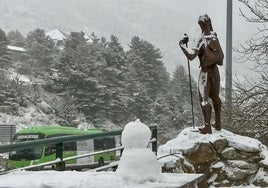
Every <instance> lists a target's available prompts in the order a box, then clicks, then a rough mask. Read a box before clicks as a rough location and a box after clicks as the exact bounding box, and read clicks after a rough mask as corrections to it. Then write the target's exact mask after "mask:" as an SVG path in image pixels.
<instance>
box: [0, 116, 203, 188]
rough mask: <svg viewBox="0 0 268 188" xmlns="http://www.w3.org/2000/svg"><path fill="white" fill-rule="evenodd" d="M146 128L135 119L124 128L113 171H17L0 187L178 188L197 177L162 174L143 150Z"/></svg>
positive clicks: (147, 137) (2, 180)
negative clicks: (117, 159) (117, 161)
mask: <svg viewBox="0 0 268 188" xmlns="http://www.w3.org/2000/svg"><path fill="white" fill-rule="evenodd" d="M150 138H151V132H150V129H149V128H148V127H147V126H146V125H144V124H143V123H141V122H140V121H139V120H136V121H135V122H130V123H128V124H127V125H126V127H125V129H124V131H123V133H122V144H123V146H125V147H126V149H125V150H124V151H123V154H122V158H121V160H120V161H119V165H118V169H117V171H116V172H77V171H63V172H59V171H17V172H11V173H8V174H6V175H1V176H0V187H10V188H11V187H14V188H28V187H32V188H52V187H53V188H63V187H64V188H76V187H79V188H88V187H91V188H104V187H116V188H162V187H180V186H182V185H184V184H185V182H190V181H193V180H195V179H196V178H199V177H200V176H201V175H200V174H162V173H161V167H160V165H159V164H158V162H157V159H156V156H155V154H154V153H153V152H152V151H151V150H150V149H149V148H147V145H148V142H149V140H150Z"/></svg>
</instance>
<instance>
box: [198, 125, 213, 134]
mask: <svg viewBox="0 0 268 188" xmlns="http://www.w3.org/2000/svg"><path fill="white" fill-rule="evenodd" d="M199 131H200V133H201V134H211V133H212V131H211V126H210V124H209V123H205V127H204V128H200V129H199Z"/></svg>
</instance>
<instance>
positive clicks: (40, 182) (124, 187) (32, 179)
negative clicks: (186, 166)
mask: <svg viewBox="0 0 268 188" xmlns="http://www.w3.org/2000/svg"><path fill="white" fill-rule="evenodd" d="M141 176H142V174H141ZM198 176H199V175H197V174H181V175H178V174H163V180H162V181H161V182H151V181H144V182H142V183H138V182H135V181H132V182H130V181H128V180H126V179H124V178H122V177H121V176H119V175H118V174H116V173H114V172H77V171H63V172H59V171H36V172H34V171H21V172H13V173H9V174H6V175H1V176H0V187H5V188H107V187H111V188H163V187H169V188H170V187H178V186H180V185H183V184H184V183H185V182H186V181H187V180H193V179H195V178H197V177H198Z"/></svg>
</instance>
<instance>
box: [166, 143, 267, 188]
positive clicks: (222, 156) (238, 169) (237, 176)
mask: <svg viewBox="0 0 268 188" xmlns="http://www.w3.org/2000/svg"><path fill="white" fill-rule="evenodd" d="M262 147H264V146H262ZM242 149H243V150H241V149H240V150H239V149H237V148H235V147H233V146H232V144H230V142H229V141H228V140H227V139H225V138H222V139H217V140H215V141H213V142H207V143H206V142H205V143H202V142H200V143H197V144H195V145H194V147H192V148H191V149H189V150H187V151H182V152H181V153H180V154H173V156H175V157H177V159H176V160H175V161H176V162H175V164H173V165H171V164H170V163H164V164H163V165H162V169H163V172H173V173H174V172H175V173H202V174H205V175H206V177H207V178H206V180H207V184H208V186H216V187H222V186H225V187H229V186H234V185H237V186H238V185H250V184H251V185H252V184H253V185H255V186H260V187H268V166H267V164H265V163H263V162H262V160H263V159H264V156H262V154H261V151H260V150H257V149H256V150H254V149H253V150H252V148H250V149H247V148H242ZM173 161H174V160H173Z"/></svg>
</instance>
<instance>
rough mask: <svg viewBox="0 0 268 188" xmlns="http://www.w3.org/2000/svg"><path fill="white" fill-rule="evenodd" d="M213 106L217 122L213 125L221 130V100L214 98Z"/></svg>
mask: <svg viewBox="0 0 268 188" xmlns="http://www.w3.org/2000/svg"><path fill="white" fill-rule="evenodd" d="M212 101H213V107H214V111H215V124H214V125H212V126H213V127H214V128H215V129H216V130H217V131H220V130H221V100H220V98H217V99H215V100H213V99H212Z"/></svg>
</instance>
